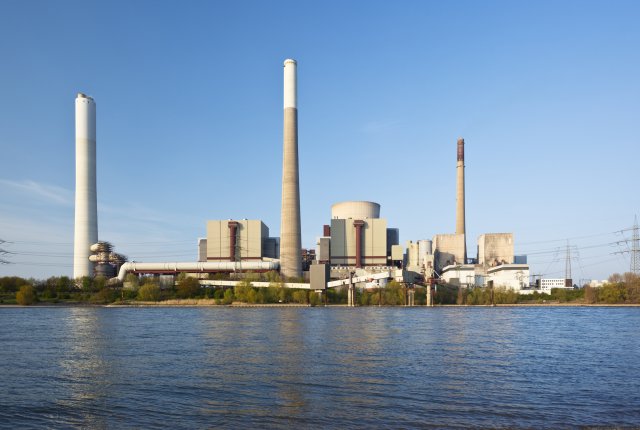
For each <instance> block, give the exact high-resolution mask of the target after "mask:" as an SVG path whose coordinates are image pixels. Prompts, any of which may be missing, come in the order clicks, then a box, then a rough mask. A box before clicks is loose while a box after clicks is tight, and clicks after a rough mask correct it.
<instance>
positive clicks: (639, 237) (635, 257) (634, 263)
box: [631, 215, 640, 275]
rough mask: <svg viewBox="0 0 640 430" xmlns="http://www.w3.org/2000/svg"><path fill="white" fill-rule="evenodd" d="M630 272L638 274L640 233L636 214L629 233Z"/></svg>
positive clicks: (639, 269) (639, 271)
mask: <svg viewBox="0 0 640 430" xmlns="http://www.w3.org/2000/svg"><path fill="white" fill-rule="evenodd" d="M631 273H633V274H634V275H640V234H639V233H638V216H637V215H636V216H635V218H634V223H633V234H632V235H631Z"/></svg>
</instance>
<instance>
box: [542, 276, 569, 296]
mask: <svg viewBox="0 0 640 430" xmlns="http://www.w3.org/2000/svg"><path fill="white" fill-rule="evenodd" d="M553 288H566V289H568V290H572V289H573V286H567V281H566V279H564V278H542V279H540V291H541V292H542V293H544V294H551V290H552V289H553Z"/></svg>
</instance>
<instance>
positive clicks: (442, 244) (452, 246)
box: [432, 234, 465, 273]
mask: <svg viewBox="0 0 640 430" xmlns="http://www.w3.org/2000/svg"><path fill="white" fill-rule="evenodd" d="M464 236H465V235H464V234H436V235H435V236H433V245H432V246H433V256H434V263H433V264H434V268H435V270H436V272H438V273H439V272H440V271H441V270H442V269H443V268H444V267H446V266H450V265H453V264H465V261H464V254H465V237H464Z"/></svg>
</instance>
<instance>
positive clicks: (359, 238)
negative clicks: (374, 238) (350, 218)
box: [353, 219, 364, 269]
mask: <svg viewBox="0 0 640 430" xmlns="http://www.w3.org/2000/svg"><path fill="white" fill-rule="evenodd" d="M353 226H354V227H355V228H356V268H358V269H359V268H361V267H362V227H363V226H364V221H362V220H359V219H357V220H355V221H354V222H353Z"/></svg>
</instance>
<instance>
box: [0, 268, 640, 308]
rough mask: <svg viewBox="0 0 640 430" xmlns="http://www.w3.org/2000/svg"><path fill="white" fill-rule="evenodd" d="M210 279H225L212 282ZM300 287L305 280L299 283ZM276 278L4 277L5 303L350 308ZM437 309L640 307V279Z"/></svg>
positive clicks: (365, 297)
mask: <svg viewBox="0 0 640 430" xmlns="http://www.w3.org/2000/svg"><path fill="white" fill-rule="evenodd" d="M211 279H224V277H223V276H220V275H216V276H212V277H211ZM255 281H267V282H269V283H270V285H269V287H267V288H255V287H253V286H252V282H255ZM295 281H300V280H295ZM282 282H283V281H282V279H281V278H280V277H279V275H278V274H277V273H276V272H268V273H266V274H252V273H248V274H245V275H244V279H243V280H242V281H241V282H240V283H239V284H238V285H236V286H235V287H233V288H230V287H215V288H214V287H207V288H201V287H200V285H199V282H198V280H197V279H195V278H192V277H188V276H184V275H180V276H178V279H177V282H176V283H175V284H170V285H161V283H160V282H159V279H158V278H157V277H152V276H148V277H141V278H138V277H137V276H136V275H133V274H129V275H128V276H127V278H126V280H125V282H124V284H121V283H117V284H115V285H108V284H107V281H106V279H104V278H100V277H97V278H83V279H81V280H80V282H79V285H76V282H75V281H74V280H73V279H70V278H68V277H66V276H61V277H51V278H48V279H46V280H35V279H24V278H20V277H16V276H8V277H0V303H4V304H16V303H17V304H21V305H30V304H34V303H39V302H40V303H90V304H109V303H128V302H133V301H161V300H171V299H212V300H213V301H214V302H215V303H216V304H219V305H228V304H231V303H234V302H241V303H251V304H270V303H297V304H308V305H311V306H316V305H321V304H324V303H325V301H326V303H328V304H346V303H347V287H343V288H337V289H330V290H328V291H327V292H326V295H325V294H322V295H320V294H317V293H315V292H313V291H308V290H296V289H289V288H284V287H283V285H282ZM406 294H407V288H406V287H405V286H404V285H402V284H399V283H397V282H389V283H388V284H387V286H386V287H385V288H379V289H370V290H364V291H361V290H358V291H357V296H356V298H357V302H358V304H360V305H361V306H402V305H404V304H405V301H406ZM433 301H434V304H436V305H447V304H458V305H490V304H516V303H523V304H526V303H586V304H599V303H600V304H640V277H639V276H637V275H634V274H631V273H625V274H623V275H620V274H614V275H612V276H611V277H610V278H609V283H608V284H606V285H604V286H602V287H599V288H592V287H589V286H584V287H583V288H579V289H573V290H565V289H554V290H552V291H551V294H540V293H533V294H529V295H525V294H518V293H516V292H514V291H511V290H505V289H501V288H495V289H493V291H492V290H491V289H489V288H468V289H467V288H457V287H454V286H448V285H439V286H437V287H436V288H435V290H434V292H433ZM415 304H416V305H424V304H426V289H425V288H423V287H416V288H415Z"/></svg>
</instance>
